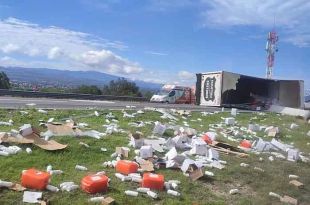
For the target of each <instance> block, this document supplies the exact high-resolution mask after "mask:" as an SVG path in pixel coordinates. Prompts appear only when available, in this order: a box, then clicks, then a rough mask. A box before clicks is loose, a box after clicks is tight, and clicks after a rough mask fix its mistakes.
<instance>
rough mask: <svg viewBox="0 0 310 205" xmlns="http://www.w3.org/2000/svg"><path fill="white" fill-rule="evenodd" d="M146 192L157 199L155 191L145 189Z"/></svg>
mask: <svg viewBox="0 0 310 205" xmlns="http://www.w3.org/2000/svg"><path fill="white" fill-rule="evenodd" d="M146 194H147V195H148V196H149V197H151V198H153V199H157V197H158V195H157V193H155V192H153V191H147V192H146Z"/></svg>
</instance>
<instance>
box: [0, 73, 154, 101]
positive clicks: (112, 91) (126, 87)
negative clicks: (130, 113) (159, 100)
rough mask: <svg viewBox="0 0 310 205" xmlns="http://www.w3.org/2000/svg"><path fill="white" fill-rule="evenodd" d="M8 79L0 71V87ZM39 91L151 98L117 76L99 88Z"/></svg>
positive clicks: (5, 84)
mask: <svg viewBox="0 0 310 205" xmlns="http://www.w3.org/2000/svg"><path fill="white" fill-rule="evenodd" d="M10 87H11V85H10V79H9V78H8V77H7V75H6V74H5V73H4V72H0V89H9V88H10ZM40 91H41V92H62V93H68V92H72V93H80V94H92V95H117V96H133V97H146V98H151V96H152V95H153V92H152V91H150V90H140V88H139V87H138V86H137V85H136V83H135V82H131V81H128V80H126V79H125V78H118V79H117V80H112V81H110V82H109V84H107V85H104V86H103V88H102V89H100V88H99V87H98V86H96V85H81V86H79V87H77V88H74V89H69V90H68V89H67V90H63V89H61V88H56V87H53V88H42V89H41V90H40Z"/></svg>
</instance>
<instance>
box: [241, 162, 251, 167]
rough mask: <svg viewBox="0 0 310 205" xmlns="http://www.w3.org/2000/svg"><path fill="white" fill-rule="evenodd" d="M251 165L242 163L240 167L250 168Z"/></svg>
mask: <svg viewBox="0 0 310 205" xmlns="http://www.w3.org/2000/svg"><path fill="white" fill-rule="evenodd" d="M249 166H250V165H249V164H246V163H240V167H249Z"/></svg>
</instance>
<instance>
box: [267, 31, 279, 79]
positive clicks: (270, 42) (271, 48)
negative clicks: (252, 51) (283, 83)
mask: <svg viewBox="0 0 310 205" xmlns="http://www.w3.org/2000/svg"><path fill="white" fill-rule="evenodd" d="M278 39H279V37H278V35H277V33H276V32H275V31H271V32H269V33H268V37H267V44H266V51H267V69H266V78H268V79H271V78H272V72H273V66H274V59H275V53H276V52H277V51H278V47H277V41H278Z"/></svg>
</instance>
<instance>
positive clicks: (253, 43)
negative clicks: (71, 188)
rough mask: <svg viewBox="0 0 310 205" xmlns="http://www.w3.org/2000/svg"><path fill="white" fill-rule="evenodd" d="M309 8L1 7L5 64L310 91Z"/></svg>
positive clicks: (74, 0) (296, 0)
mask: <svg viewBox="0 0 310 205" xmlns="http://www.w3.org/2000/svg"><path fill="white" fill-rule="evenodd" d="M309 11H310V1H309V0H66V1H63V0H50V1H47V0H46V1H41V0H27V1H19V0H0V31H1V32H0V65H1V66H21V67H32V68H53V69H61V70H82V71H86V70H92V71H99V72H104V73H109V74H114V75H118V76H123V77H127V78H130V79H139V80H144V81H148V82H156V83H172V84H180V85H194V83H195V80H196V77H195V74H196V73H203V72H210V71H219V70H226V71H232V72H236V73H241V74H245V75H253V76H257V77H264V76H265V70H266V55H267V54H266V51H265V45H266V38H267V33H268V32H269V31H271V30H273V29H275V30H276V31H277V33H278V35H279V41H278V48H279V51H278V52H277V53H276V58H275V67H274V78H278V79H301V80H304V81H305V88H307V89H310V23H309V22H310V12H309Z"/></svg>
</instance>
